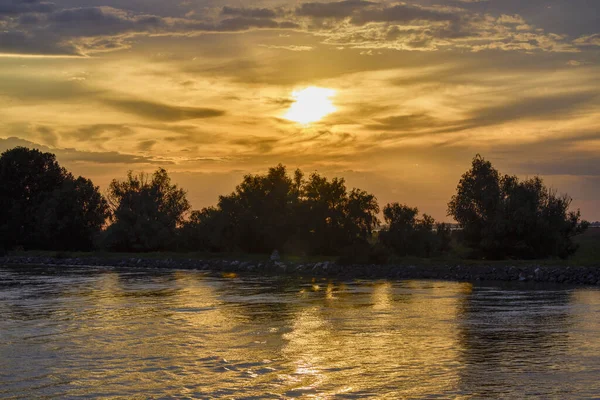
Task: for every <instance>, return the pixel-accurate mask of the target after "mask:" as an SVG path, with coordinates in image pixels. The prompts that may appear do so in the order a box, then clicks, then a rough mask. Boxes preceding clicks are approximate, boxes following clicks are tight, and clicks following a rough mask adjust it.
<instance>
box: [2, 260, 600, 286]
mask: <svg viewBox="0 0 600 400" xmlns="http://www.w3.org/2000/svg"><path fill="white" fill-rule="evenodd" d="M0 265H32V266H48V267H69V266H86V265H89V266H107V267H122V268H156V269H191V270H200V271H214V272H226V273H251V274H292V275H310V276H315V277H332V278H333V277H334V278H336V279H341V280H346V279H400V280H401V279H442V280H453V281H531V282H551V283H567V284H581V285H600V267H599V266H560V265H555V266H553V265H538V264H535V263H532V264H521V263H518V264H510V263H509V262H505V263H502V264H499V263H493V264H486V263H485V262H481V263H476V264H472V263H465V264H461V263H440V264H432V265H424V264H410V263H406V264H395V265H338V264H336V263H334V262H331V261H323V262H289V261H256V260H255V261H241V260H225V259H208V260H202V259H193V258H187V259H186V258H143V257H122V258H119V257H115V256H114V255H112V256H111V257H98V256H89V257H67V258H60V257H50V256H28V255H18V256H14V255H8V256H4V257H0Z"/></svg>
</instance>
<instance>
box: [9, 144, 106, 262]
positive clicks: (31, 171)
mask: <svg viewBox="0 0 600 400" xmlns="http://www.w3.org/2000/svg"><path fill="white" fill-rule="evenodd" d="M107 216H108V206H107V204H106V200H105V199H104V198H103V197H102V195H101V194H100V193H99V191H98V188H97V187H95V186H93V184H92V182H91V181H89V180H87V179H85V178H82V177H79V178H77V179H76V178H74V177H73V175H71V174H70V173H69V172H67V170H65V169H64V168H62V167H61V166H60V165H59V164H58V162H56V157H55V156H54V155H53V154H50V153H42V152H40V151H39V150H30V149H27V148H24V147H16V148H14V149H11V150H8V151H6V152H4V153H3V154H2V155H1V156H0V240H1V241H2V244H3V246H4V247H5V248H14V247H23V248H26V249H61V250H90V249H91V248H92V245H93V240H94V237H95V236H96V235H97V234H98V232H99V231H100V229H101V227H102V226H103V224H104V222H105V220H106V218H107Z"/></svg>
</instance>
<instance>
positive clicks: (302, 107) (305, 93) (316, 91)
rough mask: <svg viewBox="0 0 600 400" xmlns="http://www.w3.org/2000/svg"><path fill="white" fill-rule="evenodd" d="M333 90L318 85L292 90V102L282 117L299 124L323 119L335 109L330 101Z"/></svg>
mask: <svg viewBox="0 0 600 400" xmlns="http://www.w3.org/2000/svg"><path fill="white" fill-rule="evenodd" d="M335 93H336V92H335V90H333V89H324V88H319V87H313V86H311V87H308V88H306V89H302V90H299V91H294V92H293V93H292V97H293V98H294V104H292V106H291V107H290V109H289V111H288V112H287V114H285V116H284V118H285V119H288V120H290V121H294V122H298V123H300V124H309V123H311V122H317V121H320V120H321V119H323V117H325V116H327V115H329V114H331V113H333V112H335V111H336V110H337V109H336V108H335V106H334V105H333V103H332V102H331V98H332V97H333V96H335Z"/></svg>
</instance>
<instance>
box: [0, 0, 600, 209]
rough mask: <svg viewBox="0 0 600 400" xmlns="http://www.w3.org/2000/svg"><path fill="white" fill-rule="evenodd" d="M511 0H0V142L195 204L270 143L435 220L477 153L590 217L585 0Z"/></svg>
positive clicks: (593, 187)
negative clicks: (539, 183)
mask: <svg viewBox="0 0 600 400" xmlns="http://www.w3.org/2000/svg"><path fill="white" fill-rule="evenodd" d="M523 3H524V2H522V1H516V0H502V1H500V0H489V1H483V0H440V1H413V2H408V3H399V2H398V3H396V2H388V1H383V2H367V1H359V0H347V1H341V2H315V3H309V2H306V3H303V2H297V1H293V2H291V1H254V0H253V1H243V2H241V1H232V2H225V1H216V0H214V1H208V0H186V1H181V2H178V1H173V2H164V1H158V0H146V1H139V0H83V1H82V0H77V1H75V0H61V1H59V0H56V1H54V2H45V1H41V0H40V1H24V0H0V54H1V56H0V102H1V103H0V104H2V107H0V150H4V149H6V148H11V147H14V146H16V145H27V146H34V147H40V148H43V149H46V150H49V151H53V152H55V153H56V154H57V155H58V159H59V162H61V163H62V164H63V165H65V166H66V167H68V168H69V169H70V170H72V171H73V172H74V173H76V174H82V175H84V176H86V177H89V178H91V179H93V180H94V181H95V182H96V183H97V184H100V185H101V186H103V187H105V186H106V184H107V183H108V182H109V181H110V179H112V178H114V177H123V176H124V174H125V172H126V171H127V170H128V169H133V170H144V171H150V170H152V169H154V168H156V167H158V166H164V167H165V168H167V169H168V170H169V171H170V172H171V173H172V175H173V177H174V179H175V180H176V181H177V182H179V183H180V184H181V185H182V186H184V187H185V188H186V189H187V190H188V192H189V196H190V199H191V200H192V203H193V205H194V206H195V207H202V206H207V205H210V204H214V203H215V202H216V199H217V196H218V194H222V193H226V192H229V191H231V190H233V188H234V186H235V184H236V183H238V182H239V181H240V179H241V177H242V175H243V174H245V173H256V172H264V171H266V169H267V168H268V167H270V166H273V165H275V164H277V163H280V162H281V163H283V164H285V165H287V166H288V167H289V168H290V169H295V168H297V167H300V168H302V169H303V170H304V171H305V172H311V171H314V170H318V171H319V172H321V173H323V174H325V175H328V176H334V175H336V176H344V177H345V178H346V179H347V182H348V185H349V186H350V187H352V186H358V187H360V188H362V189H365V190H368V191H371V192H373V193H374V194H375V195H376V196H377V197H378V199H379V201H380V204H382V205H383V204H385V203H386V202H390V201H398V202H401V203H407V204H409V205H416V206H419V207H420V209H421V211H422V212H427V213H430V214H432V215H433V216H434V217H436V218H437V219H440V220H447V217H446V215H445V214H446V203H447V201H448V200H449V198H450V196H451V195H452V194H453V192H454V189H455V187H456V184H457V182H458V180H459V178H460V175H461V174H462V173H463V172H464V171H466V170H467V169H468V168H469V164H470V160H471V158H472V157H473V156H474V155H475V154H476V153H481V154H482V155H484V156H485V157H486V158H488V159H490V160H491V161H492V162H493V164H494V165H495V166H496V167H497V168H498V169H500V171H501V172H504V173H510V174H518V175H520V176H522V177H527V176H532V175H535V174H540V175H542V176H543V177H544V178H545V180H546V182H547V183H548V184H549V185H550V186H552V187H554V188H556V189H558V190H559V191H561V192H568V193H569V194H570V195H571V196H572V197H573V198H574V205H575V206H576V207H580V208H581V210H582V213H583V216H584V217H585V218H587V219H590V220H600V200H598V199H599V198H600V129H599V128H600V107H599V105H600V97H599V93H600V90H599V89H600V80H599V79H598V77H600V69H599V67H598V60H599V54H600V53H599V49H600V34H599V32H598V26H600V21H599V20H598V13H597V8H598V6H597V4H595V1H589V0H570V1H566V0H531V1H528V2H526V4H523ZM307 88H313V89H309V91H308V92H306V91H304V92H303V90H305V89H307ZM314 88H320V89H317V92H314V90H315V89H314ZM311 90H312V92H311ZM302 93H309V94H310V93H313V94H312V95H310V96H308V97H307V96H304V99H303V100H302V98H303V97H302ZM315 93H316V94H315ZM319 93H320V94H319ZM299 94H300V95H299ZM299 115H300V117H298V116H299ZM308 120H310V122H308V123H303V122H306V121H308ZM297 121H300V122H297Z"/></svg>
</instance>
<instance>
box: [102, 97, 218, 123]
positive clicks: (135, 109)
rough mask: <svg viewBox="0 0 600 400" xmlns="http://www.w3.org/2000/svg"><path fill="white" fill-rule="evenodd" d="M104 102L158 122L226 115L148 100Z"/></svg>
mask: <svg viewBox="0 0 600 400" xmlns="http://www.w3.org/2000/svg"><path fill="white" fill-rule="evenodd" d="M103 102H104V103H105V104H107V105H109V106H111V107H114V108H116V109H118V110H120V111H123V112H126V113H130V114H135V115H139V116H141V117H144V118H148V119H153V120H157V121H184V120H189V119H198V118H213V117H219V116H222V115H224V114H225V111H223V110H218V109H214V108H203V107H179V106H172V105H169V104H164V103H158V102H153V101H147V100H134V99H104V100H103Z"/></svg>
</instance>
